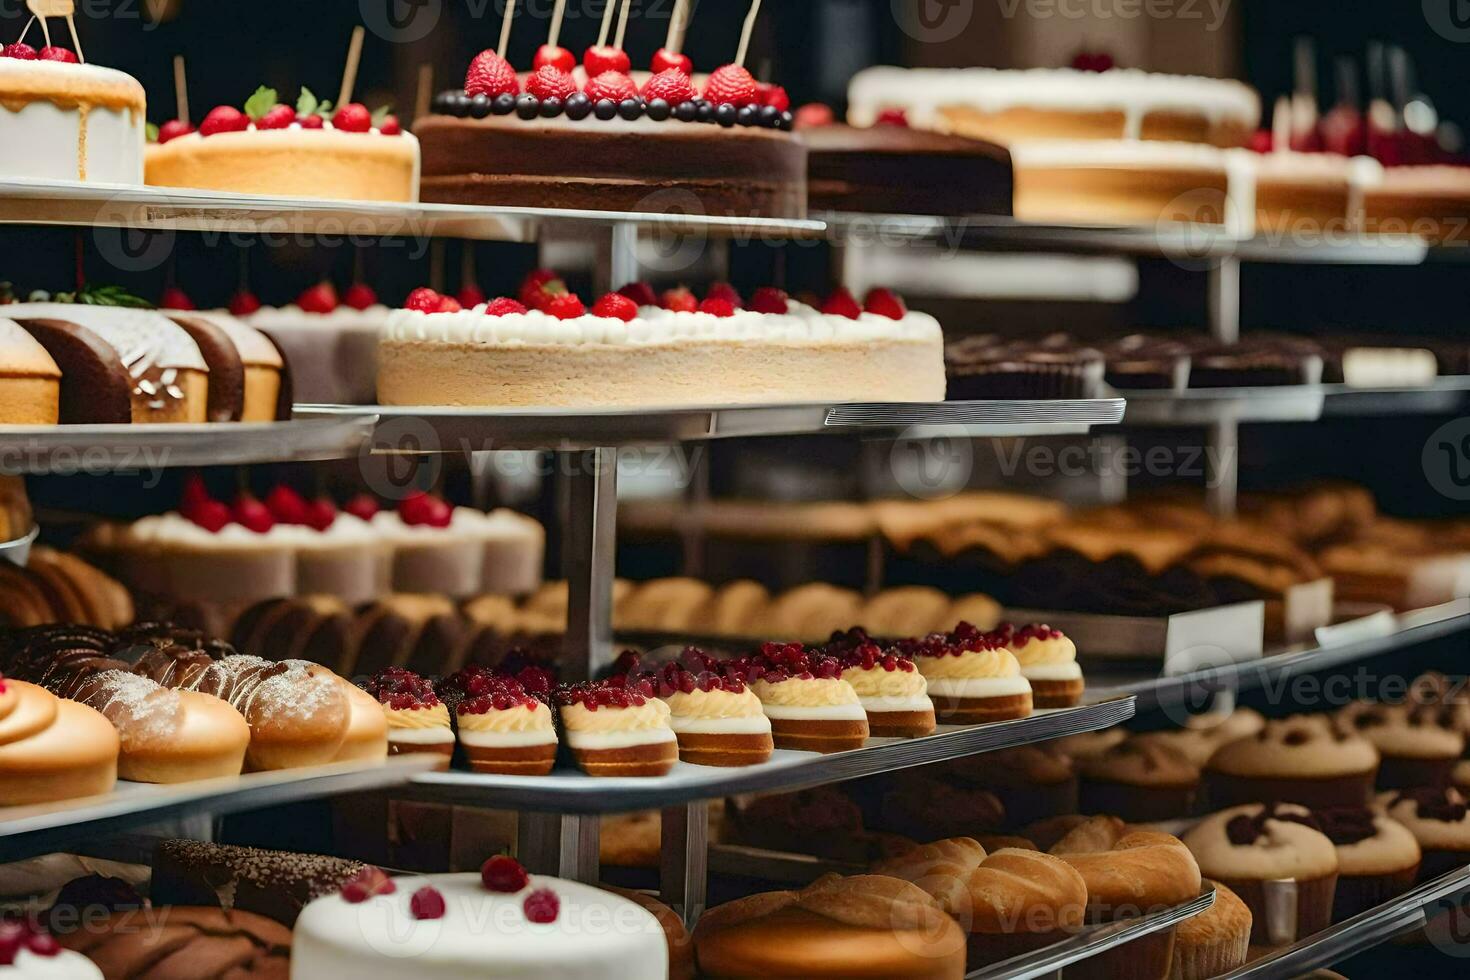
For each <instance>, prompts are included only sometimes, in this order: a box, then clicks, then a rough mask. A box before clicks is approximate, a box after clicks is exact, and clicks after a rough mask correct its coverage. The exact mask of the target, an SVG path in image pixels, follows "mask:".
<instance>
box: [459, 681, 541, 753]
mask: <svg viewBox="0 0 1470 980" xmlns="http://www.w3.org/2000/svg"><path fill="white" fill-rule="evenodd" d="M461 683H462V687H463V692H464V696H463V698H461V699H460V700H458V702H457V703H456V704H455V711H454V722H455V727H456V728H457V730H458V731H459V744H460V746H461V747H462V748H463V749H464V754H465V759H466V760H467V761H468V762H469V764H470V768H471V769H473V770H474V771H475V772H487V773H497V774H500V775H505V776H544V775H546V774H547V773H549V772H551V767H552V766H553V765H554V764H555V763H556V747H557V737H556V728H555V725H554V724H553V722H552V715H551V708H550V707H549V706H548V705H547V703H546V702H545V701H544V700H543V699H542V698H540V697H537V696H536V695H535V694H533V693H531V692H530V691H528V690H527V689H526V686H525V685H524V684H523V683H521V681H520V680H518V679H516V678H514V677H508V676H505V675H503V674H497V673H494V672H491V671H485V670H476V671H471V672H469V673H468V674H467V675H466V676H465V677H464V678H463V679H462V681H461Z"/></svg>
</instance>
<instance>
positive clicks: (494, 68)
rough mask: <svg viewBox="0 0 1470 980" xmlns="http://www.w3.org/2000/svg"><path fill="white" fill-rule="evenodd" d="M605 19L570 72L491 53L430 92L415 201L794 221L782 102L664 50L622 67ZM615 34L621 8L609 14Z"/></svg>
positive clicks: (733, 75)
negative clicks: (461, 77)
mask: <svg viewBox="0 0 1470 980" xmlns="http://www.w3.org/2000/svg"><path fill="white" fill-rule="evenodd" d="M619 6H620V5H619V4H616V3H612V2H609V3H608V4H607V6H606V8H605V11H604V20H603V32H602V37H601V38H600V39H599V43H598V44H596V45H594V46H592V47H591V48H589V49H588V50H587V51H586V52H585V54H584V56H583V58H582V63H581V64H580V65H578V64H577V59H576V56H575V55H574V54H573V53H572V52H570V51H568V50H566V49H565V48H562V47H560V46H559V45H557V44H556V39H555V35H556V32H557V31H559V29H560V28H559V17H558V18H557V19H556V20H555V21H554V22H553V25H552V40H551V43H549V44H547V45H543V46H542V48H541V50H540V51H538V52H537V55H536V60H535V62H534V63H533V66H532V70H531V72H530V73H529V74H527V75H522V74H521V73H519V72H518V71H517V70H516V68H515V66H513V65H511V64H510V63H509V62H508V61H506V59H505V57H504V53H505V38H506V37H507V36H508V30H509V25H508V24H507V26H506V30H505V31H503V33H502V42H501V46H500V49H499V50H498V51H496V50H487V51H483V52H481V53H480V54H479V55H477V56H476V57H475V59H474V60H473V61H472V62H471V63H470V66H469V70H468V71H467V72H466V75H465V83H464V87H463V88H460V89H453V90H450V91H446V92H441V93H440V94H439V95H438V96H437V97H436V98H435V99H434V101H433V104H432V108H433V114H432V115H430V116H428V117H427V118H425V119H421V120H419V121H417V122H416V123H415V124H414V131H415V132H416V133H417V134H418V136H419V138H420V139H421V140H422V141H423V146H424V178H423V196H424V199H425V200H427V201H434V202H440V203H449V204H501V205H509V206H517V207H543V208H573V209H591V210H612V211H642V212H662V211H680V212H685V213H687V210H688V203H689V200H690V199H691V197H690V196H691V195H694V196H695V198H696V199H697V203H698V205H699V211H700V213H703V214H723V215H740V216H759V217H777V218H799V217H802V216H804V215H805V213H806V151H805V149H804V147H803V146H802V144H801V143H800V142H799V141H798V140H796V139H795V138H794V137H793V136H792V135H791V133H790V130H791V128H792V125H793V118H792V115H791V112H790V109H789V106H790V100H789V99H788V98H787V96H786V93H785V92H784V90H782V89H781V88H780V87H779V86H775V85H770V84H762V83H761V82H758V81H757V80H756V79H755V77H754V76H753V75H752V74H751V73H750V71H749V70H748V69H746V68H745V67H744V65H743V64H742V63H741V62H742V61H743V58H744V50H745V47H746V44H747V43H748V40H749V34H748V32H749V25H748V24H747V35H746V37H745V38H744V39H743V40H742V44H741V54H740V56H739V57H738V58H737V60H736V62H734V63H731V64H727V65H722V66H720V67H717V68H715V69H714V70H713V71H711V72H710V73H709V75H708V76H707V77H705V78H702V79H700V78H697V77H696V76H695V75H694V74H693V69H694V64H693V62H692V61H691V60H690V59H689V58H688V56H686V55H683V54H682V53H680V52H678V51H677V50H670V49H669V47H668V46H667V45H666V46H665V47H664V48H661V49H660V50H659V51H658V52H657V53H656V54H655V55H654V56H653V59H652V61H651V62H650V68H651V71H649V72H647V73H639V76H635V75H634V74H633V72H632V59H631V57H630V56H629V55H628V53H627V52H626V51H625V50H624V49H623V48H622V46H621V33H622V28H621V27H620V28H619V30H618V38H617V39H616V40H614V41H613V43H608V41H609V36H608V34H609V28H610V26H611V21H612V18H613V16H614V14H615V13H616V10H617V8H618V7H619ZM621 6H622V7H623V8H624V10H625V12H624V14H623V18H624V23H623V24H622V27H626V17H627V14H626V6H627V5H626V4H623V5H621Z"/></svg>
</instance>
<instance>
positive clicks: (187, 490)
mask: <svg viewBox="0 0 1470 980" xmlns="http://www.w3.org/2000/svg"><path fill="white" fill-rule="evenodd" d="M212 499H213V498H212V497H210V495H209V487H208V486H206V485H205V483H204V477H203V476H201V475H199V474H198V473H190V474H189V475H188V476H186V477H184V486H183V489H182V491H181V492H180V493H179V506H181V507H194V506H197V505H198V504H202V503H204V502H205V501H206V500H212Z"/></svg>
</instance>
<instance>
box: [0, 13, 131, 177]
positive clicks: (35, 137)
mask: <svg viewBox="0 0 1470 980" xmlns="http://www.w3.org/2000/svg"><path fill="white" fill-rule="evenodd" d="M31 20H32V24H31V25H28V28H29V30H30V32H31V36H32V38H35V39H36V40H37V43H38V44H39V43H40V41H39V38H37V35H39V33H40V32H39V30H38V29H36V28H35V27H34V23H33V22H34V20H35V18H31ZM147 123H148V118H147V98H146V96H145V95H144V92H143V86H142V85H140V84H138V80H137V79H135V78H133V77H132V76H130V75H126V74H124V73H123V72H120V71H117V70H115V69H112V68H103V67H100V66H98V65H88V64H81V63H80V59H79V58H78V57H77V56H76V54H74V53H73V52H71V51H69V50H66V49H65V48H60V47H47V48H45V49H43V50H42V51H39V52H38V51H37V50H36V49H35V48H33V47H31V46H30V45H28V44H25V43H24V42H23V41H22V42H18V43H15V44H10V45H6V44H3V43H0V176H4V177H6V178H12V177H20V178H24V179H28V180H46V181H58V180H60V181H87V182H90V183H101V184H141V183H142V182H143V148H144V144H145V133H146V127H147Z"/></svg>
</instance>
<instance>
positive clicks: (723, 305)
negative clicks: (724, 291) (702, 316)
mask: <svg viewBox="0 0 1470 980" xmlns="http://www.w3.org/2000/svg"><path fill="white" fill-rule="evenodd" d="M699 312H701V313H708V314H709V315H710V316H717V317H727V316H734V315H735V306H734V304H733V303H731V302H730V301H729V300H728V299H720V298H719V297H717V296H711V297H710V298H709V299H707V300H705V301H704V302H703V303H700V304H699Z"/></svg>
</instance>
